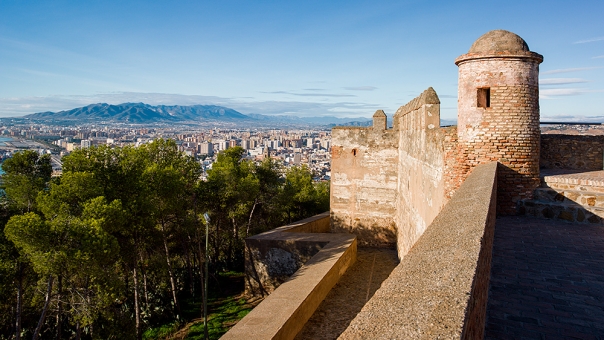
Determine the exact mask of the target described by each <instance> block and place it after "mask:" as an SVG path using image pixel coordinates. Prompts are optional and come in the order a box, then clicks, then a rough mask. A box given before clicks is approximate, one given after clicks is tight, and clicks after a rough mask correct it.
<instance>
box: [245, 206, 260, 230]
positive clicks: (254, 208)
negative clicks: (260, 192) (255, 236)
mask: <svg viewBox="0 0 604 340" xmlns="http://www.w3.org/2000/svg"><path fill="white" fill-rule="evenodd" d="M256 205H258V199H255V200H254V205H253V206H252V211H250V217H249V218H248V220H247V228H246V229H245V237H248V236H250V226H251V225H252V216H253V215H254V210H256Z"/></svg>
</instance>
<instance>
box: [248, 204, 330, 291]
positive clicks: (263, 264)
mask: <svg viewBox="0 0 604 340" xmlns="http://www.w3.org/2000/svg"><path fill="white" fill-rule="evenodd" d="M329 229H330V224H329V212H325V213H322V214H319V215H315V216H312V217H309V218H306V219H304V220H300V221H297V222H294V223H292V224H288V225H285V226H282V227H279V228H275V229H273V230H270V231H267V232H265V233H262V234H258V235H255V236H252V237H248V238H247V239H245V274H246V275H245V277H246V279H245V291H246V293H247V294H249V295H268V294H270V293H272V292H273V291H274V290H275V289H276V288H277V287H279V285H281V284H282V283H283V282H285V281H286V280H287V279H289V277H290V276H292V275H293V274H294V273H295V272H296V271H297V270H298V269H300V267H302V265H303V264H304V263H306V262H307V261H308V260H309V259H310V258H311V257H313V256H314V255H315V254H316V253H318V252H319V250H321V248H323V247H324V246H325V245H326V244H327V243H328V242H329V240H330V239H331V238H330V236H329V235H327V234H325V233H329ZM293 233H295V234H293ZM321 233H323V234H325V235H321ZM317 234H318V235H317Z"/></svg>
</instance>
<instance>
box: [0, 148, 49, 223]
mask: <svg viewBox="0 0 604 340" xmlns="http://www.w3.org/2000/svg"><path fill="white" fill-rule="evenodd" d="M2 170H4V172H5V174H4V175H3V176H2V181H3V182H4V191H5V193H6V196H7V197H8V202H9V204H10V205H11V208H13V209H17V210H19V211H20V212H28V211H32V210H34V209H35V201H36V197H37V196H38V192H40V191H41V190H43V189H44V188H45V187H46V183H48V181H49V180H50V176H51V174H52V166H51V164H50V155H42V156H40V155H39V154H38V153H37V152H35V151H31V150H26V151H19V152H16V153H15V154H14V155H13V157H11V158H9V159H7V160H5V161H4V162H3V163H2Z"/></svg>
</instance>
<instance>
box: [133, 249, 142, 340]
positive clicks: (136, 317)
mask: <svg viewBox="0 0 604 340" xmlns="http://www.w3.org/2000/svg"><path fill="white" fill-rule="evenodd" d="M136 262H137V261H136V260H134V269H133V270H132V280H133V281H134V324H135V327H136V339H138V340H140V339H141V315H140V308H139V301H138V299H139V297H138V271H137V269H136V267H137V263H136Z"/></svg>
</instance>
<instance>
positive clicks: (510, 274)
mask: <svg viewBox="0 0 604 340" xmlns="http://www.w3.org/2000/svg"><path fill="white" fill-rule="evenodd" d="M485 338H486V339H604V228H603V227H602V226H590V225H582V224H570V223H565V222H560V221H553V220H541V219H533V218H530V217H516V216H514V217H504V218H499V219H498V220H497V225H496V228H495V242H494V246H493V263H492V269H491V287H490V291H489V302H488V307H487V326H486V337H485Z"/></svg>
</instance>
